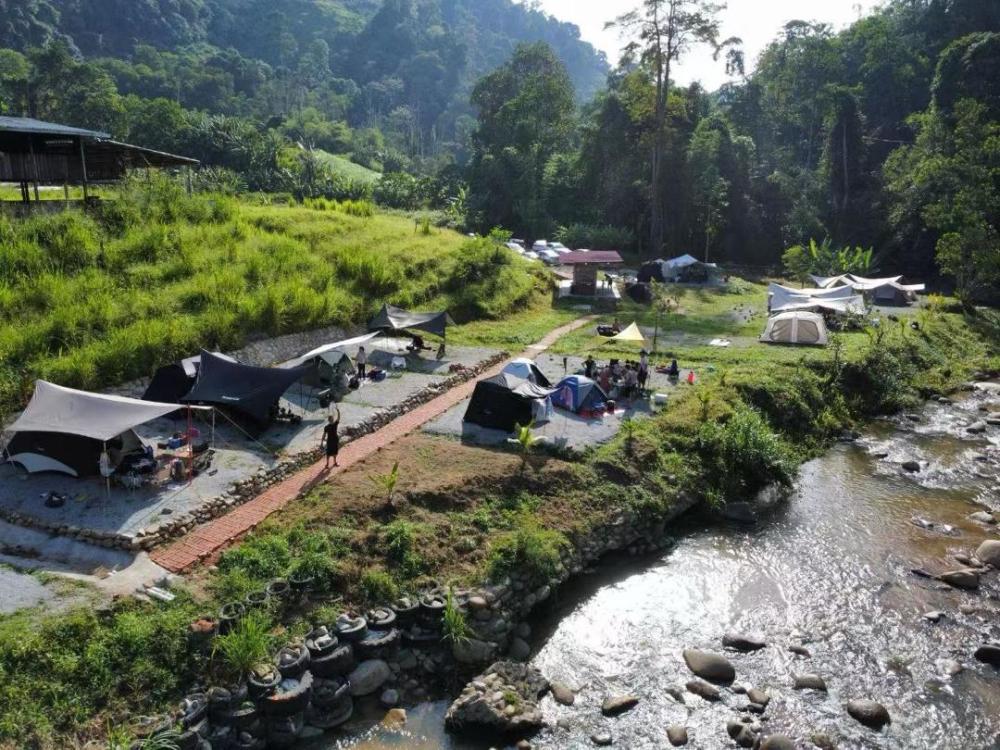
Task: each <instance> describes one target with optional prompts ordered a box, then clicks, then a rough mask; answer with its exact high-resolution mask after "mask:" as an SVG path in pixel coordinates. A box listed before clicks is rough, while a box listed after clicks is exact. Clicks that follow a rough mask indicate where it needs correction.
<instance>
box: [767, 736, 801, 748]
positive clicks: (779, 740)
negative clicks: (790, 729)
mask: <svg viewBox="0 0 1000 750" xmlns="http://www.w3.org/2000/svg"><path fill="white" fill-rule="evenodd" d="M760 750H795V743H794V742H792V741H791V740H790V739H788V737H786V736H785V735H783V734H772V735H770V736H769V737H765V738H764V741H763V742H761V743H760Z"/></svg>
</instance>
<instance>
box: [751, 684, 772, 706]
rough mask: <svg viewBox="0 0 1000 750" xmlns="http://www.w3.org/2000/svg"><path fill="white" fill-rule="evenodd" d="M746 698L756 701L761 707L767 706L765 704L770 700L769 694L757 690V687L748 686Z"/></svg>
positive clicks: (752, 701)
mask: <svg viewBox="0 0 1000 750" xmlns="http://www.w3.org/2000/svg"><path fill="white" fill-rule="evenodd" d="M747 698H749V699H750V702H751V703H756V704H757V705H758V706H761V707H762V708H767V704H768V703H770V702H771V696H770V695H768V694H767V693H766V692H764V691H763V690H758V689H757V688H750V689H749V690H748V691H747Z"/></svg>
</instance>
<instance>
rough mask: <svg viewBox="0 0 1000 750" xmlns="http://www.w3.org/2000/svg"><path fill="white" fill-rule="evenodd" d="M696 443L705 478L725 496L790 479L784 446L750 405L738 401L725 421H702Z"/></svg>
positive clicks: (732, 495)
mask: <svg viewBox="0 0 1000 750" xmlns="http://www.w3.org/2000/svg"><path fill="white" fill-rule="evenodd" d="M697 445H698V449H699V453H700V455H701V459H702V463H703V466H704V470H705V471H704V477H703V479H704V481H705V482H706V484H707V485H708V486H710V487H714V488H716V489H718V490H719V491H721V492H722V493H723V495H724V496H725V497H727V498H729V497H736V496H741V495H743V494H746V493H752V492H755V491H756V490H759V489H760V488H762V487H764V486H766V485H767V484H770V483H772V482H783V483H788V482H789V481H790V474H789V469H788V466H789V457H788V451H787V448H786V447H785V445H784V444H783V443H782V442H781V440H780V438H779V437H778V435H777V434H776V433H775V432H774V430H772V429H771V426H770V425H769V424H768V423H767V420H765V419H764V417H763V416H761V414H760V412H759V411H757V410H756V409H754V408H753V407H750V406H746V405H744V404H742V403H741V404H739V405H738V406H737V407H736V409H735V410H734V411H733V413H732V415H731V416H730V417H729V419H728V420H726V421H725V422H723V423H721V424H720V423H719V422H717V421H711V422H705V423H703V424H702V425H701V428H700V430H699V433H698V440H697Z"/></svg>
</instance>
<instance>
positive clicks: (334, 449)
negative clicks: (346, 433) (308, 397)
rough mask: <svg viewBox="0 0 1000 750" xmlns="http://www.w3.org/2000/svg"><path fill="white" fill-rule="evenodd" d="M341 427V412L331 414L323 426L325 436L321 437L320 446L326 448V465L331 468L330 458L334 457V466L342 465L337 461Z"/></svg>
mask: <svg viewBox="0 0 1000 750" xmlns="http://www.w3.org/2000/svg"><path fill="white" fill-rule="evenodd" d="M339 427H340V414H337V415H333V414H331V415H330V416H329V418H328V419H327V423H326V426H325V427H324V428H323V437H321V438H320V441H319V447H320V448H324V447H325V448H326V467H325V468H327V469H329V468H330V459H331V458H332V459H333V465H334V466H340V464H339V463H338V462H337V454H338V453H340V435H338V434H337V430H338V428H339Z"/></svg>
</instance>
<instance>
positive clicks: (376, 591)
mask: <svg viewBox="0 0 1000 750" xmlns="http://www.w3.org/2000/svg"><path fill="white" fill-rule="evenodd" d="M361 593H362V594H363V595H364V597H365V599H366V600H367V601H369V602H372V603H374V604H384V603H386V602H391V601H394V600H395V599H396V598H398V597H399V586H397V585H396V581H395V580H393V577H392V576H391V575H389V574H388V573H386V572H385V571H384V570H378V569H376V568H369V569H368V570H366V571H365V572H364V574H363V575H362V576H361Z"/></svg>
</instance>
